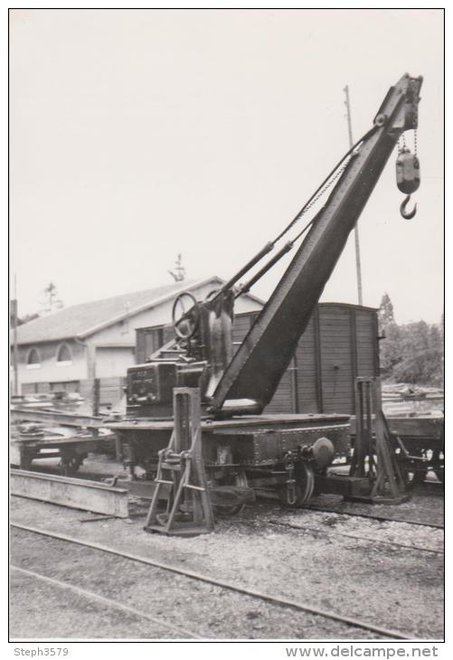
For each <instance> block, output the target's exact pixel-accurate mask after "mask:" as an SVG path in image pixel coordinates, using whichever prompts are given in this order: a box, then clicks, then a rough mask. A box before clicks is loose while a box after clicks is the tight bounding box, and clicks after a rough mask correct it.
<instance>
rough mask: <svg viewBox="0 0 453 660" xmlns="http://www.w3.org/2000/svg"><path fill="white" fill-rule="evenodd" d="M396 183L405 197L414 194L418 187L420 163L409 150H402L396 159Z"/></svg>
mask: <svg viewBox="0 0 453 660" xmlns="http://www.w3.org/2000/svg"><path fill="white" fill-rule="evenodd" d="M396 183H397V186H398V188H399V189H400V190H401V192H403V193H405V194H406V195H410V194H411V193H413V192H415V191H416V190H417V188H418V187H419V185H420V162H419V160H418V158H417V156H416V155H415V154H413V153H411V152H410V150H409V149H406V148H405V149H402V151H401V152H400V154H399V155H398V158H397V159H396ZM406 203H407V202H406Z"/></svg>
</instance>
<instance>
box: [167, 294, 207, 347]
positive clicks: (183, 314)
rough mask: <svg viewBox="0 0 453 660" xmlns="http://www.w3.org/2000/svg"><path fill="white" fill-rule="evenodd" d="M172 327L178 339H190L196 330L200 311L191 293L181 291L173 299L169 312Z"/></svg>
mask: <svg viewBox="0 0 453 660" xmlns="http://www.w3.org/2000/svg"><path fill="white" fill-rule="evenodd" d="M171 317H172V322H173V327H174V329H175V332H176V334H177V336H178V337H179V338H180V339H190V337H192V336H193V334H194V333H195V331H196V329H197V328H198V322H199V320H200V310H199V307H198V302H197V300H196V298H195V296H193V295H192V294H191V293H189V292H188V291H183V293H180V294H179V296H178V297H177V298H176V299H175V302H174V303H173V309H172V311H171Z"/></svg>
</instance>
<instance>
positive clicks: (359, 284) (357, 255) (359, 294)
mask: <svg viewBox="0 0 453 660" xmlns="http://www.w3.org/2000/svg"><path fill="white" fill-rule="evenodd" d="M343 91H344V93H345V97H346V99H345V102H344V104H345V106H346V119H347V120H348V132H349V148H351V147H352V145H353V144H354V140H353V138H352V124H351V105H350V102H349V87H348V85H346V87H345V88H344V90H343ZM354 239H355V264H356V272H357V297H358V301H359V305H363V298H362V267H361V264H360V243H359V226H358V223H356V225H355V227H354Z"/></svg>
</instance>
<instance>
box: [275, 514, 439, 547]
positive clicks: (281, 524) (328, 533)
mask: <svg viewBox="0 0 453 660" xmlns="http://www.w3.org/2000/svg"><path fill="white" fill-rule="evenodd" d="M392 522H394V521H392ZM267 524H269V525H272V526H274V527H284V528H287V529H292V530H295V531H298V532H306V533H309V534H316V535H323V536H342V537H344V538H349V539H354V540H356V541H366V542H368V543H373V544H375V543H379V544H382V545H387V546H391V547H395V548H401V549H403V550H415V551H418V552H427V553H432V554H435V555H443V554H444V551H443V550H437V549H435V548H426V547H423V546H420V545H410V544H409V543H399V542H398V541H389V540H386V539H377V538H370V537H369V536H360V535H358V534H347V533H345V532H338V531H335V530H329V531H326V530H322V529H317V528H316V527H309V526H307V525H305V524H304V525H303V526H301V525H294V524H291V523H288V522H281V521H278V520H269V521H267ZM409 524H410V523H409Z"/></svg>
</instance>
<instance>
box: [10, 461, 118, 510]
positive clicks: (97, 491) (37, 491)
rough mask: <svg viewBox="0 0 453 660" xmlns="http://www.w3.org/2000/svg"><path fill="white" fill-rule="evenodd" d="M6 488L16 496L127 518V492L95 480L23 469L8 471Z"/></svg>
mask: <svg viewBox="0 0 453 660" xmlns="http://www.w3.org/2000/svg"><path fill="white" fill-rule="evenodd" d="M10 489H11V494H12V495H16V496H18V497H26V498H29V499H33V500H39V501H41V502H50V503H52V504H59V505H61V506H67V507H70V508H72V509H82V510H84V511H92V512H93V513H103V514H105V515H109V516H115V517H117V518H127V517H128V516H129V511H128V492H127V490H126V489H124V488H112V487H110V486H107V485H106V484H101V483H97V482H96V481H88V480H86V479H74V478H69V477H59V476H56V475H49V474H40V473H38V472H29V471H27V470H11V471H10Z"/></svg>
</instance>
